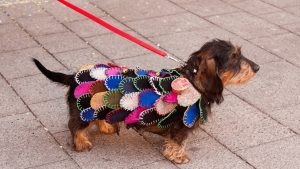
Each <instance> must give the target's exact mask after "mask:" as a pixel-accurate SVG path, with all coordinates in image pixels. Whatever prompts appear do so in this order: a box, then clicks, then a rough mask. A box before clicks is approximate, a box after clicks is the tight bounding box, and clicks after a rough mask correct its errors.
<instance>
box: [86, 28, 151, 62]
mask: <svg viewBox="0 0 300 169" xmlns="http://www.w3.org/2000/svg"><path fill="white" fill-rule="evenodd" d="M127 33H129V34H131V35H133V36H134V37H137V38H138V39H140V40H142V41H144V42H146V43H149V42H148V41H147V40H145V39H144V38H141V37H140V36H137V35H136V34H135V33H134V32H132V31H129V32H127ZM86 40H87V41H88V42H89V43H90V44H91V45H92V46H94V47H95V48H96V49H98V50H99V51H100V52H101V53H102V54H104V55H106V56H107V57H109V58H110V59H120V58H127V57H132V56H138V55H142V54H147V53H150V51H149V50H147V49H145V48H143V47H141V46H139V45H137V44H135V43H133V42H131V41H129V40H127V39H125V38H123V37H120V36H119V35H116V34H105V35H101V36H95V37H91V38H86ZM104 44H105V45H104ZM150 44H151V43H150Z"/></svg>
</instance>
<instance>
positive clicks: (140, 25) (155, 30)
mask: <svg viewBox="0 0 300 169" xmlns="http://www.w3.org/2000/svg"><path fill="white" fill-rule="evenodd" d="M126 24H127V25H129V26H130V27H132V28H133V29H134V30H136V31H138V32H140V33H141V34H143V35H144V36H146V37H153V36H158V35H163V34H173V33H176V32H182V31H192V30H197V29H199V28H207V27H209V26H211V24H210V23H209V22H207V21H205V20H203V19H201V18H199V17H197V16H195V15H192V14H190V13H180V14H177V15H169V16H163V17H159V18H151V19H145V20H139V21H132V22H127V23H126Z"/></svg>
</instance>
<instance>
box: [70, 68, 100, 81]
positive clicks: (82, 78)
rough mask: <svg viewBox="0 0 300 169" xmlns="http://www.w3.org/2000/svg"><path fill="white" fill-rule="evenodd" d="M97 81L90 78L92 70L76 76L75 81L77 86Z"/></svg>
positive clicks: (81, 72)
mask: <svg viewBox="0 0 300 169" xmlns="http://www.w3.org/2000/svg"><path fill="white" fill-rule="evenodd" d="M95 80H96V79H94V78H92V77H91V76H90V69H87V70H82V71H80V72H78V73H76V75H75V81H76V83H77V84H81V83H85V82H90V81H95Z"/></svg>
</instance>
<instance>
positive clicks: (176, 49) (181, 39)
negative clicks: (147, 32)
mask: <svg viewBox="0 0 300 169" xmlns="http://www.w3.org/2000/svg"><path fill="white" fill-rule="evenodd" d="M214 38H219V39H222V40H230V41H231V42H232V43H233V44H234V45H237V46H242V52H243V54H244V56H246V57H247V58H249V59H251V60H253V61H255V62H256V63H258V64H263V63H268V62H271V61H276V60H279V58H277V57H276V56H274V55H272V54H270V53H269V52H266V51H265V50H262V49H261V48H259V47H257V46H255V45H253V44H251V43H249V42H247V41H245V40H243V39H241V38H239V37H237V36H235V35H233V34H232V33H229V32H227V31H224V30H221V29H220V28H216V27H210V28H208V29H201V30H197V31H192V32H181V33H176V34H172V35H165V36H160V37H154V38H151V40H152V41H155V42H157V43H159V44H160V45H161V46H162V47H163V48H165V49H168V50H169V51H170V52H171V53H173V54H175V55H176V56H178V57H180V58H182V59H184V60H187V59H188V57H189V55H190V54H191V53H192V52H195V51H196V50H199V49H200V48H201V46H202V45H204V43H206V42H208V41H211V40H212V39H214Z"/></svg>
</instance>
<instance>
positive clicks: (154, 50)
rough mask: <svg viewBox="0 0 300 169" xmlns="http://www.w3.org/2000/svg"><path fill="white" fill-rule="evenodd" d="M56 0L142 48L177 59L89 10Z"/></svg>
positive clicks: (63, 0)
mask: <svg viewBox="0 0 300 169" xmlns="http://www.w3.org/2000/svg"><path fill="white" fill-rule="evenodd" d="M58 1H59V2H61V3H63V4H64V5H66V6H67V7H69V8H71V9H73V10H75V11H76V12H78V13H80V14H82V15H84V16H86V17H88V18H90V19H91V20H93V21H94V22H97V23H98V24H100V25H102V26H103V27H105V28H106V29H109V30H110V31H112V32H114V33H116V34H118V35H120V36H122V37H124V38H126V39H128V40H130V41H132V42H134V43H136V44H138V45H140V46H142V47H144V48H146V49H148V50H151V51H152V52H154V53H157V54H159V55H160V56H163V57H165V56H167V57H168V58H170V59H173V60H175V61H178V60H177V59H175V58H173V57H171V56H169V55H167V53H166V52H163V51H161V50H159V49H157V48H154V47H153V46H150V45H149V44H147V43H145V42H143V41H141V40H139V39H137V38H135V37H133V36H132V35H130V34H128V33H126V32H124V31H122V30H120V29H118V28H116V27H114V26H112V25H110V24H109V23H107V22H105V21H104V20H102V19H100V18H98V17H96V16H95V15H93V14H91V13H89V12H87V11H85V10H83V9H81V8H79V7H77V6H75V5H73V4H71V3H70V2H67V1H66V0H58Z"/></svg>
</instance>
